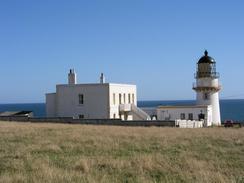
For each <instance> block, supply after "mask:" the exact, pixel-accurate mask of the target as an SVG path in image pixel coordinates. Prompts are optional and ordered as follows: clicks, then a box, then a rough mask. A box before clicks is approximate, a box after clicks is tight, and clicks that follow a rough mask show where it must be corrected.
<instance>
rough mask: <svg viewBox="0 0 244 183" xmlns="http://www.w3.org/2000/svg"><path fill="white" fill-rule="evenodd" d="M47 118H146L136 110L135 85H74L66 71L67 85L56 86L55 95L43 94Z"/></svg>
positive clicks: (139, 110) (72, 72)
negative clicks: (44, 95)
mask: <svg viewBox="0 0 244 183" xmlns="http://www.w3.org/2000/svg"><path fill="white" fill-rule="evenodd" d="M46 112H47V117H74V118H85V119H119V118H120V119H123V120H145V119H147V118H148V115H147V114H146V113H145V112H144V111H142V110H141V109H139V108H137V92H136V85H131V84H115V83H105V78H104V75H103V74H102V75H101V77H100V83H92V84H77V83H76V73H75V72H74V70H70V73H69V75H68V84H60V85H56V92H55V93H48V94H46Z"/></svg>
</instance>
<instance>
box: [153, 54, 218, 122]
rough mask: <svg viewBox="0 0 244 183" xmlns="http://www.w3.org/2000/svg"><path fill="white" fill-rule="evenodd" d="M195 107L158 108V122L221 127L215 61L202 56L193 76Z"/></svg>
mask: <svg viewBox="0 0 244 183" xmlns="http://www.w3.org/2000/svg"><path fill="white" fill-rule="evenodd" d="M195 78H196V83H194V84H193V90H195V91H196V105H194V106H159V107H158V108H157V117H158V119H159V120H178V119H181V120H198V121H200V120H203V121H204V126H211V125H221V119H220V108H219V91H220V89H221V87H220V85H219V80H218V78H219V74H218V73H217V72H216V62H215V60H214V59H213V58H212V57H210V56H208V52H207V51H205V53H204V56H202V57H201V58H200V60H199V61H198V63H197V72H196V74H195Z"/></svg>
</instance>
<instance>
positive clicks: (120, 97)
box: [119, 93, 122, 104]
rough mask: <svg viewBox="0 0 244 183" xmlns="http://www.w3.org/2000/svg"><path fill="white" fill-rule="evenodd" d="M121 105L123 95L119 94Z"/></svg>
mask: <svg viewBox="0 0 244 183" xmlns="http://www.w3.org/2000/svg"><path fill="white" fill-rule="evenodd" d="M119 104H122V96H121V93H120V94H119Z"/></svg>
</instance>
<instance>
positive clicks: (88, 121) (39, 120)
mask: <svg viewBox="0 0 244 183" xmlns="http://www.w3.org/2000/svg"><path fill="white" fill-rule="evenodd" d="M0 121H17V122H31V123H66V124H86V125H117V126H168V127H174V126H175V121H122V120H120V119H73V118H71V117H60V118H56V117H55V118H29V117H14V116H0Z"/></svg>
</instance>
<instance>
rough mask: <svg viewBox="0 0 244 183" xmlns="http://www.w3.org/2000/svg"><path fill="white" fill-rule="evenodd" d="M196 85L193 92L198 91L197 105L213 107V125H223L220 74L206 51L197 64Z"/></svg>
mask: <svg viewBox="0 0 244 183" xmlns="http://www.w3.org/2000/svg"><path fill="white" fill-rule="evenodd" d="M195 79H196V83H194V85H193V90H195V91H196V103H197V105H211V107H212V124H213V125H217V126H219V125H221V119H220V107H219V91H220V90H221V86H220V84H219V73H218V72H216V62H215V60H214V59H213V58H212V57H210V56H208V51H207V50H205V52H204V56H202V57H201V58H200V59H199V61H198V63H197V71H196V73H195Z"/></svg>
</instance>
